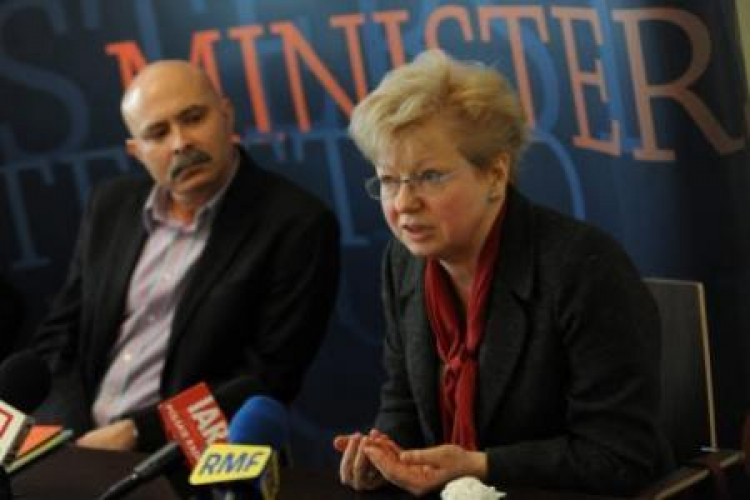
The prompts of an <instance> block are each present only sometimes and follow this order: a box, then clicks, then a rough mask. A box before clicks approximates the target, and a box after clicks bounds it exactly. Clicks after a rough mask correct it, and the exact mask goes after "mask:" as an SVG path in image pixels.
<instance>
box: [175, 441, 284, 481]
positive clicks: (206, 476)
mask: <svg viewBox="0 0 750 500" xmlns="http://www.w3.org/2000/svg"><path fill="white" fill-rule="evenodd" d="M271 453H272V451H271V447H270V446H253V445H237V444H212V445H211V446H209V447H208V449H207V450H206V451H205V452H204V453H203V455H201V459H200V460H199V461H198V463H197V464H196V465H195V468H194V469H193V473H192V474H191V475H190V484H195V485H198V484H208V483H217V482H223V481H237V480H239V479H253V478H256V477H258V476H260V475H261V474H262V473H263V470H264V469H265V467H266V464H267V463H268V459H269V458H270V456H271Z"/></svg>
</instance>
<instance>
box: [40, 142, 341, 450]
mask: <svg viewBox="0 0 750 500" xmlns="http://www.w3.org/2000/svg"><path fill="white" fill-rule="evenodd" d="M152 186H153V184H152V182H151V180H150V179H149V178H146V177H143V176H141V177H137V178H135V177H126V178H121V179H118V180H115V181H114V182H112V183H109V184H106V185H104V186H103V187H101V188H100V189H97V191H96V192H95V193H94V195H93V197H92V201H91V203H90V206H89V209H88V212H87V213H86V214H85V217H84V219H83V223H82V226H81V230H80V234H79V237H78V242H77V245H76V250H75V254H74V257H73V261H72V264H71V267H70V271H69V276H68V279H67V282H66V284H65V286H64V288H63V290H62V292H61V293H60V294H59V296H58V297H57V298H56V300H55V302H54V304H53V307H52V310H51V312H50V314H49V317H48V318H47V320H46V321H45V322H44V323H43V324H42V325H41V327H40V329H39V330H38V332H37V335H36V339H35V346H36V347H37V349H38V350H39V351H40V352H41V353H42V354H43V355H45V356H46V357H47V358H48V359H49V360H50V362H51V364H52V365H53V369H60V370H62V369H63V368H64V367H65V366H67V365H70V364H71V363H76V364H77V365H78V367H79V369H80V373H81V378H82V381H83V392H84V395H85V398H86V404H87V409H89V410H90V406H91V404H92V402H93V398H94V397H95V395H96V391H97V388H98V385H99V383H100V381H101V380H102V378H103V376H104V374H105V371H106V369H107V366H108V357H109V353H110V351H111V348H112V345H113V343H114V342H115V340H116V338H117V335H118V330H119V327H120V324H121V322H122V317H123V311H124V307H125V302H126V297H127V291H128V287H129V282H130V278H131V275H132V273H133V271H134V267H135V265H136V263H137V261H138V258H139V256H140V252H141V249H142V248H143V245H144V242H145V239H146V231H145V228H144V227H143V221H142V209H143V205H144V203H145V200H146V198H147V196H148V194H149V192H150V190H151V188H152ZM218 210H219V211H218V213H217V214H216V217H215V219H214V221H213V226H212V229H211V234H210V237H209V240H208V242H207V244H206V247H205V249H204V251H203V253H202V254H201V255H200V257H199V259H198V260H197V261H196V263H195V264H194V266H193V267H192V268H191V270H190V271H189V273H190V275H189V277H188V282H187V283H188V284H187V286H186V289H185V292H184V294H183V296H182V297H181V299H180V301H179V303H178V305H177V309H176V311H175V315H174V320H173V323H172V330H171V332H170V336H169V341H168V346H167V353H166V359H165V363H164V370H163V372H162V375H161V387H160V395H161V397H162V398H167V397H170V396H172V395H174V394H177V393H179V392H180V391H182V390H184V389H185V388H187V387H189V386H191V385H193V384H195V383H198V382H201V381H205V382H208V383H209V385H210V386H211V388H212V391H213V392H214V395H215V396H216V398H217V400H218V401H219V404H220V405H221V406H222V408H223V410H224V412H225V413H226V415H227V418H230V417H231V415H232V414H233V413H234V412H235V411H236V409H237V408H238V407H239V406H240V405H241V404H242V403H243V402H244V400H245V399H246V398H247V397H248V396H249V395H251V394H254V393H264V394H270V395H272V396H274V397H276V398H278V399H280V400H282V401H290V400H291V399H292V398H293V397H294V396H295V395H296V394H297V392H298V390H299V388H300V385H301V382H302V377H303V375H304V373H305V371H306V369H307V367H308V366H309V364H310V362H311V361H312V359H313V357H314V355H315V353H316V352H317V349H318V347H319V345H320V342H321V340H322V338H323V335H324V333H325V330H326V324H327V321H328V318H329V316H330V313H331V310H332V308H333V304H334V300H335V296H336V290H337V285H338V271H339V245H338V225H337V222H336V219H335V217H334V216H333V214H332V213H331V212H330V211H329V210H328V209H327V208H326V207H325V206H324V205H323V204H322V203H321V202H320V201H318V200H317V199H315V198H314V197H312V196H311V195H309V194H307V193H306V192H304V191H303V190H302V189H300V188H298V187H297V186H295V185H293V184H292V183H290V182H289V181H287V180H285V179H284V178H282V177H280V176H278V175H276V174H273V173H271V172H268V171H265V170H262V169H260V168H258V167H256V166H255V165H254V164H253V162H252V160H251V159H250V158H249V156H247V155H246V154H245V153H244V152H242V155H241V162H240V165H239V168H238V170H237V174H236V175H235V177H234V179H233V181H232V184H231V185H230V186H229V188H228V189H227V191H226V193H225V197H224V198H223V200H222V201H221V205H220V206H219V208H218ZM133 417H134V418H135V420H136V425H137V427H138V430H139V447H140V448H142V449H153V448H154V447H156V446H158V445H159V444H161V443H163V442H164V436H163V433H162V431H161V426H160V420H159V418H158V413H157V411H156V410H155V408H153V407H152V408H147V409H145V410H144V411H142V412H139V413H138V414H136V415H133Z"/></svg>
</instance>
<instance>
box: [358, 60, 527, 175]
mask: <svg viewBox="0 0 750 500" xmlns="http://www.w3.org/2000/svg"><path fill="white" fill-rule="evenodd" d="M436 116H439V117H440V118H447V123H450V124H451V125H452V131H453V132H454V133H455V134H456V141H457V144H458V148H459V151H460V152H461V153H462V154H463V156H464V157H465V158H466V159H467V160H468V161H469V162H471V163H472V164H473V165H474V166H476V167H478V168H483V167H486V166H488V165H489V164H490V163H492V161H493V160H495V159H496V158H497V156H498V155H499V154H502V153H505V154H507V155H508V157H509V160H510V162H509V163H510V177H511V179H513V177H514V174H515V168H516V162H517V161H518V158H519V157H520V154H521V152H522V150H523V148H524V146H525V144H526V140H527V130H526V119H525V115H524V113H523V109H522V108H521V105H520V104H519V102H518V99H517V97H516V94H515V92H514V90H513V89H512V87H511V86H510V84H509V83H508V81H507V80H506V79H505V78H504V77H503V76H502V75H501V74H500V73H498V72H497V71H496V70H494V69H492V68H490V67H488V66H485V65H483V64H481V63H478V62H462V61H457V60H455V59H452V58H451V57H450V56H448V55H447V54H445V53H444V52H442V51H440V50H428V51H425V52H423V53H422V54H420V55H419V56H417V58H415V59H414V61H412V62H411V63H409V64H406V65H404V66H401V67H399V68H396V69H394V70H392V71H390V72H389V73H387V74H386V75H385V77H384V78H383V80H382V81H381V82H380V85H378V87H377V88H376V89H375V90H373V91H372V92H371V93H370V94H369V95H368V96H367V97H366V98H364V99H363V100H362V101H361V102H360V103H359V104H358V105H357V106H356V107H355V108H354V111H353V112H352V117H351V123H350V125H349V135H350V136H351V137H352V139H353V140H354V142H355V144H356V145H357V147H358V148H359V150H360V151H361V152H362V154H364V155H365V157H367V159H368V160H370V161H371V162H372V163H373V164H375V165H377V164H378V155H379V154H381V153H382V152H384V151H385V148H387V147H388V146H389V145H390V144H391V143H392V142H393V141H394V140H395V139H396V136H397V134H398V133H399V132H401V131H403V130H404V129H405V128H407V127H410V126H412V125H418V124H420V123H424V122H426V121H428V120H429V119H431V118H433V117H436Z"/></svg>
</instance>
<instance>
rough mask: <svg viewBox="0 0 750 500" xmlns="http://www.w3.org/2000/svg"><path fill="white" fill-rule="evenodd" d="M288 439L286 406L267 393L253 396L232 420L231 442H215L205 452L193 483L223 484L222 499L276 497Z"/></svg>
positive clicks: (192, 479)
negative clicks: (280, 455)
mask: <svg viewBox="0 0 750 500" xmlns="http://www.w3.org/2000/svg"><path fill="white" fill-rule="evenodd" d="M288 440H289V415H288V412H287V410H286V408H285V407H284V405H283V404H281V403H280V402H279V401H277V400H275V399H273V398H270V397H267V396H253V397H251V398H249V399H248V400H247V401H245V403H244V404H243V405H242V407H241V408H240V409H239V411H237V413H236V414H235V415H234V417H233V418H232V420H231V422H230V423H229V442H228V443H227V444H213V445H211V446H210V447H209V448H208V449H207V450H206V451H205V452H204V454H203V456H202V457H201V460H200V461H199V462H198V464H196V466H195V468H194V469H193V473H192V475H191V477H190V482H191V484H194V485H207V484H211V483H214V484H216V483H222V485H221V486H220V487H219V488H217V489H218V497H219V498H220V499H222V500H241V499H253V500H255V499H262V500H273V499H275V498H276V497H277V496H278V493H279V486H280V477H279V457H278V456H279V453H280V452H281V451H282V450H284V449H285V448H286V445H287V442H288ZM216 493H217V491H216V490H214V495H216ZM213 498H216V496H214V497H213Z"/></svg>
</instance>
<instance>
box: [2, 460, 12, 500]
mask: <svg viewBox="0 0 750 500" xmlns="http://www.w3.org/2000/svg"><path fill="white" fill-rule="evenodd" d="M0 500H13V489H12V488H11V487H10V476H8V472H7V471H6V470H5V467H0Z"/></svg>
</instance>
